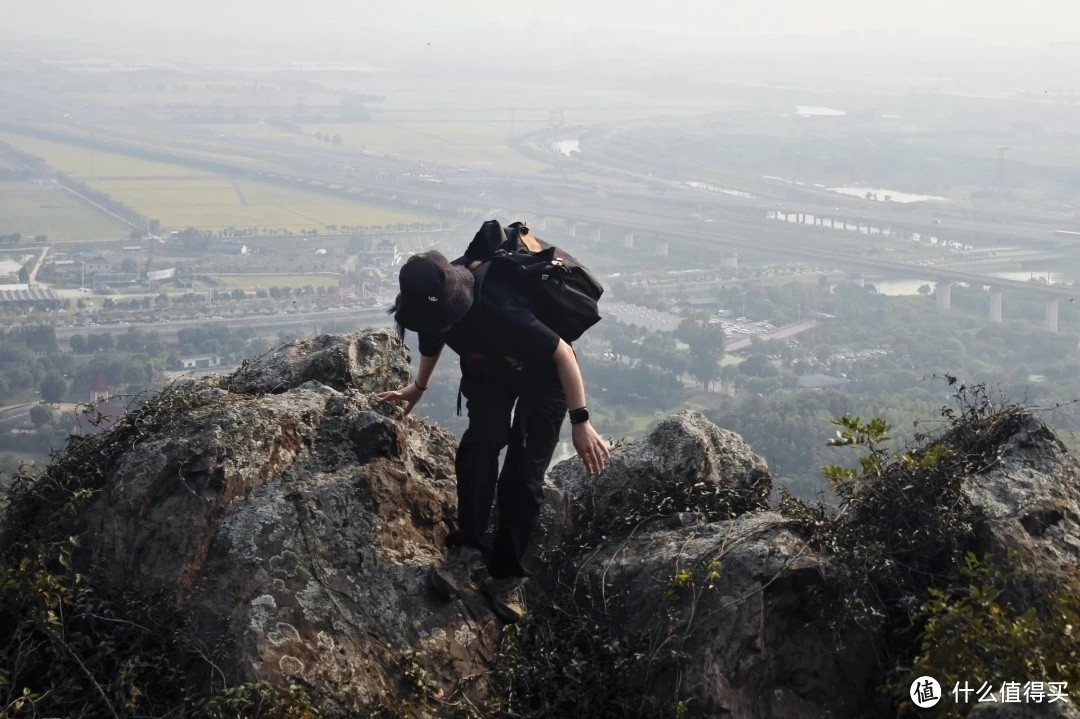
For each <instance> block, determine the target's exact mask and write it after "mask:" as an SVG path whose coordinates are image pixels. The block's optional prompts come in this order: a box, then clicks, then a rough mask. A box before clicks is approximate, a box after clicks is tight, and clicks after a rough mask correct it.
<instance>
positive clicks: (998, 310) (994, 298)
mask: <svg viewBox="0 0 1080 719" xmlns="http://www.w3.org/2000/svg"><path fill="white" fill-rule="evenodd" d="M1004 300H1005V293H1004V292H1003V291H1002V290H995V289H991V290H990V321H991V322H1001V317H1002V309H1003V308H1004V306H1005V302H1004Z"/></svg>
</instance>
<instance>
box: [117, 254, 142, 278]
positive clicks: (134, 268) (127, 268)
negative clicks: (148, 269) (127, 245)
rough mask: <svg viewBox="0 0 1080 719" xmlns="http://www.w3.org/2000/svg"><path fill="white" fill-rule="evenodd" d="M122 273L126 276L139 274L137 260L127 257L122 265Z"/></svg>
mask: <svg viewBox="0 0 1080 719" xmlns="http://www.w3.org/2000/svg"><path fill="white" fill-rule="evenodd" d="M120 271H121V272H123V273H124V274H125V275H133V274H135V273H136V272H138V265H136V264H135V260H133V259H131V258H130V257H127V258H125V259H124V261H123V262H121V263H120Z"/></svg>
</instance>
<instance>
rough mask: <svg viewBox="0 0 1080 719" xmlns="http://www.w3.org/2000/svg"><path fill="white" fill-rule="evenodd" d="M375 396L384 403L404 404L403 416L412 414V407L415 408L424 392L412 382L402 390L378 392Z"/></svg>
mask: <svg viewBox="0 0 1080 719" xmlns="http://www.w3.org/2000/svg"><path fill="white" fill-rule="evenodd" d="M376 396H377V397H378V398H379V399H381V400H383V401H384V402H404V403H405V414H406V415H407V414H409V412H412V409H413V407H415V406H416V403H417V402H419V401H420V398H421V397H423V396H424V391H423V390H422V389H420V388H419V387H417V386H416V383H415V382H413V383H412V384H410V385H409V386H408V387H405V388H404V389H395V390H391V391H389V392H380V393H379V394H378V395H376Z"/></svg>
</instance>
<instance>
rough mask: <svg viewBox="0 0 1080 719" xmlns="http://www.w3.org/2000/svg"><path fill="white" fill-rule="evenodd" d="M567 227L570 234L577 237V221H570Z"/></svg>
mask: <svg viewBox="0 0 1080 719" xmlns="http://www.w3.org/2000/svg"><path fill="white" fill-rule="evenodd" d="M568 229H569V230H570V236H571V237H575V238H576V237H577V231H578V223H576V222H571V223H570V227H569V228H568Z"/></svg>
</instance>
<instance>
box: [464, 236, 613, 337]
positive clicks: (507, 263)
mask: <svg viewBox="0 0 1080 719" xmlns="http://www.w3.org/2000/svg"><path fill="white" fill-rule="evenodd" d="M485 253H486V255H485ZM462 260H465V261H469V260H472V261H476V260H479V261H480V265H479V266H478V267H477V268H476V269H475V276H476V296H477V297H478V298H479V299H480V301H481V302H482V303H483V304H484V305H485V306H487V307H490V308H491V309H493V310H495V311H496V312H501V313H508V312H509V313H512V311H513V308H515V307H516V306H524V307H526V308H528V309H529V310H531V311H532V313H533V314H534V315H536V319H538V320H540V322H542V323H543V324H544V325H546V326H547V327H548V328H549V329H550V330H551V331H552V332H554V333H555V334H557V335H559V337H561V338H563V339H564V340H565V341H566V342H574V341H575V340H577V339H578V338H579V337H581V335H582V334H584V333H585V331H586V330H587V329H589V328H590V327H592V326H593V325H595V324H596V323H597V322H599V321H600V313H599V311H598V307H597V303H598V302H599V300H600V296H601V295H602V294H604V288H603V286H602V285H601V284H600V282H599V281H598V280H597V279H596V277H595V276H594V275H593V274H592V272H590V271H589V269H588V268H587V267H585V265H583V264H581V263H580V262H578V261H577V259H576V258H574V257H573V255H571V254H569V253H567V252H564V251H563V250H561V249H559V248H558V247H555V246H554V245H550V244H548V243H546V242H543V241H541V240H538V239H537V238H535V237H533V236H532V235H530V234H529V228H528V227H526V226H525V224H524V223H522V222H514V223H512V224H510V225H508V226H507V227H506V228H505V229H504V228H503V227H502V226H501V225H500V224H499V222H498V220H488V221H487V222H485V223H484V224H483V225H481V227H480V231H479V232H477V233H476V237H474V238H473V243H472V244H470V245H469V250H468V251H467V252H466V254H465V257H464V258H462Z"/></svg>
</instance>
